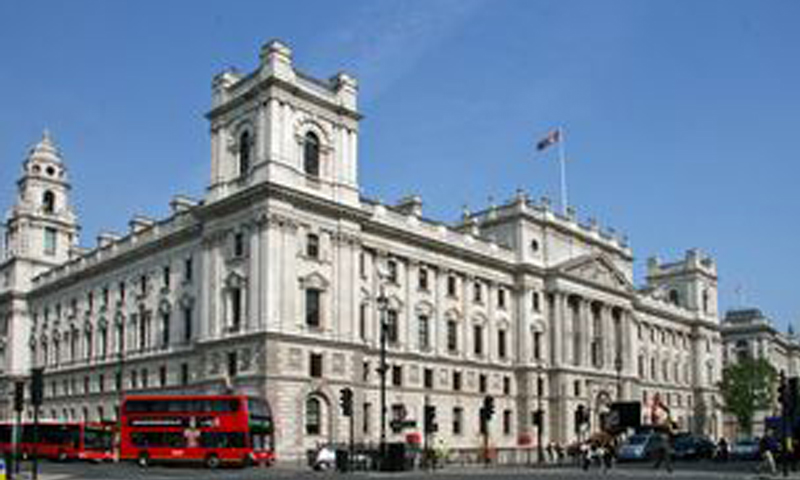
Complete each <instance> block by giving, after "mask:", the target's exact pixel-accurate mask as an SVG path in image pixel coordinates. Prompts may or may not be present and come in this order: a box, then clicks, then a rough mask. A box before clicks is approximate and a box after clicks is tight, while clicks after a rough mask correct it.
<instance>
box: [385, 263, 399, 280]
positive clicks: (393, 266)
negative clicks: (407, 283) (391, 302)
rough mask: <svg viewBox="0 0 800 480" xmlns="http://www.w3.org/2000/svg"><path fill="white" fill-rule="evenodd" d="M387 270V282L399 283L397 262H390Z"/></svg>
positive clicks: (387, 264)
mask: <svg viewBox="0 0 800 480" xmlns="http://www.w3.org/2000/svg"><path fill="white" fill-rule="evenodd" d="M386 268H387V272H386V274H387V276H386V280H387V281H388V282H391V283H397V262H396V261H395V260H389V261H388V262H386Z"/></svg>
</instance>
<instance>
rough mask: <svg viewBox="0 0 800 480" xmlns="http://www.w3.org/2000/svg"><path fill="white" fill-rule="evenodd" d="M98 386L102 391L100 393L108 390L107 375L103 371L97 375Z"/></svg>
mask: <svg viewBox="0 0 800 480" xmlns="http://www.w3.org/2000/svg"><path fill="white" fill-rule="evenodd" d="M97 388H98V390H99V391H100V393H103V392H105V391H106V377H105V375H103V374H102V373H101V374H100V375H98V376H97Z"/></svg>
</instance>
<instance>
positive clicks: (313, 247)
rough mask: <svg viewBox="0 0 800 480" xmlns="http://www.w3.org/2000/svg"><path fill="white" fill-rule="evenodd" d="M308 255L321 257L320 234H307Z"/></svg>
mask: <svg viewBox="0 0 800 480" xmlns="http://www.w3.org/2000/svg"><path fill="white" fill-rule="evenodd" d="M306 256H308V257H309V258H319V235H317V234H315V233H309V234H308V235H307V236H306Z"/></svg>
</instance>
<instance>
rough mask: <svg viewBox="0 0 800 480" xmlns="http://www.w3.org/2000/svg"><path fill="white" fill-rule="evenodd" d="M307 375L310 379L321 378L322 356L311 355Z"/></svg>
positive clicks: (317, 354)
mask: <svg viewBox="0 0 800 480" xmlns="http://www.w3.org/2000/svg"><path fill="white" fill-rule="evenodd" d="M309 366H310V368H309V370H310V371H309V375H311V378H322V354H321V353H312V354H311V359H310V364H309Z"/></svg>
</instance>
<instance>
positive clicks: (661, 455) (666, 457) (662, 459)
mask: <svg viewBox="0 0 800 480" xmlns="http://www.w3.org/2000/svg"><path fill="white" fill-rule="evenodd" d="M655 435H658V436H659V437H660V438H659V440H658V447H657V448H658V450H657V452H658V453H657V454H656V463H655V464H654V465H653V468H655V469H656V470H658V469H659V468H661V464H662V463H663V464H664V468H665V469H666V470H667V472H669V473H672V439H671V436H670V434H669V433H668V432H660V433H656V434H655Z"/></svg>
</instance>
